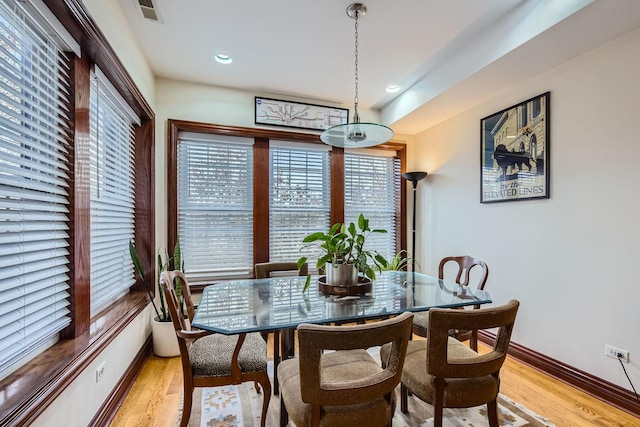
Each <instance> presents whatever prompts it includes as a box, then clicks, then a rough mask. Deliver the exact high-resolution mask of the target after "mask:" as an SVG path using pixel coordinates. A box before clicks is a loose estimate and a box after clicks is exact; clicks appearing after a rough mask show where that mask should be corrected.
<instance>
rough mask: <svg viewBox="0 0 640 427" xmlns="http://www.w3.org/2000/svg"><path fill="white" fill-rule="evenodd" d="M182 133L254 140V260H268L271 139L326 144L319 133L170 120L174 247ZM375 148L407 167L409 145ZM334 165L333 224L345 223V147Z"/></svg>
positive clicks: (402, 240) (402, 244)
mask: <svg viewBox="0 0 640 427" xmlns="http://www.w3.org/2000/svg"><path fill="white" fill-rule="evenodd" d="M180 132H199V133H206V134H217V135H229V136H238V137H246V138H253V140H254V153H253V154H254V157H253V159H254V170H253V173H254V177H253V178H254V192H253V215H254V222H253V224H254V231H253V233H254V235H253V263H254V264H255V263H258V262H267V261H269V141H270V140H272V139H273V140H283V141H292V142H303V143H308V144H323V143H322V141H320V136H319V135H317V134H309V133H300V132H287V131H279V130H271V129H260V128H247V127H238V126H223V125H217V124H210V123H201V122H192V121H186V120H173V119H169V120H168V122H167V157H168V172H167V238H168V245H169V246H168V247H170V248H172V247H174V245H175V243H176V240H177V237H178V190H177V183H178V175H177V174H178V170H177V164H178V154H177V153H178V136H179V134H180ZM376 149H382V150H392V151H394V152H395V155H396V157H397V158H398V159H400V165H401V166H400V169H401V173H403V172H405V169H406V165H405V163H406V145H405V144H401V143H396V142H389V143H386V144H382V145H379V146H377V147H376ZM330 167H331V171H330V174H331V178H330V179H331V215H330V220H331V224H335V223H336V222H344V149H343V148H337V147H333V148H332V150H331V155H330ZM403 188H404V187H402V188H401V191H400V205H399V207H398V209H399V212H396V213H397V215H396V218H397V221H398V222H399V224H396V226H397V228H396V229H397V230H398V234H397V237H396V248H397V250H400V249H406V245H407V237H406V234H407V233H406V231H407V228H406V227H407V225H406V194H405V193H406V192H405V191H402V189H403ZM203 288H204V285H194V286H193V287H192V291H194V292H201V291H202V289H203Z"/></svg>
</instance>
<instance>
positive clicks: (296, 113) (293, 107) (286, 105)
mask: <svg viewBox="0 0 640 427" xmlns="http://www.w3.org/2000/svg"><path fill="white" fill-rule="evenodd" d="M255 101H256V102H255V111H256V116H255V124H257V125H258V124H262V125H272V126H286V127H291V128H300V129H315V130H325V129H328V128H330V127H331V126H335V125H341V124H345V123H348V122H349V110H348V109H346V108H336V107H326V106H322V105H315V104H304V103H301V102H292V101H282V100H279V99H271V98H261V97H258V96H256V97H255Z"/></svg>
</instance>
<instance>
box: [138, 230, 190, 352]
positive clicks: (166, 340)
mask: <svg viewBox="0 0 640 427" xmlns="http://www.w3.org/2000/svg"><path fill="white" fill-rule="evenodd" d="M129 254H130V255H131V261H133V266H134V268H135V271H136V273H137V275H138V276H139V277H140V279H141V280H142V283H144V285H145V288H146V291H147V294H148V295H149V298H150V299H151V304H152V305H153V310H154V312H155V317H154V318H153V321H152V324H151V334H152V338H153V353H154V354H155V355H156V356H159V357H174V356H179V355H180V349H179V347H178V339H177V338H176V334H175V329H174V327H173V322H172V321H171V316H170V314H169V310H168V309H167V305H166V301H165V299H164V293H163V292H162V288H161V287H160V275H161V274H162V272H164V271H166V270H169V269H175V268H180V267H179V266H181V265H182V263H181V260H182V258H181V253H180V242H179V241H178V242H176V245H175V247H174V250H173V258H170V257H169V254H168V253H167V252H166V251H165V254H164V258H163V256H162V255H161V253H158V257H157V262H158V265H157V276H156V280H155V286H156V289H157V293H158V300H159V304H156V300H155V298H154V295H153V292H152V290H153V286H154V285H153V284H151V283H149V281H148V280H147V279H146V278H145V275H144V269H143V268H142V263H141V262H140V257H139V256H138V252H137V251H136V247H135V245H134V244H133V242H129ZM176 266H178V267H176ZM175 287H176V294H177V295H178V300H179V301H180V305H181V306H182V283H179V282H178V283H176V284H175Z"/></svg>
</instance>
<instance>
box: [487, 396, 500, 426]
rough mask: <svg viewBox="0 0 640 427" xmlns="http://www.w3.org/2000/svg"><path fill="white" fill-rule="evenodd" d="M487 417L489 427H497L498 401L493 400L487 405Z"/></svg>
mask: <svg viewBox="0 0 640 427" xmlns="http://www.w3.org/2000/svg"><path fill="white" fill-rule="evenodd" d="M487 416H488V417H489V425H490V426H491V427H498V426H499V425H500V424H499V423H498V399H493V400H492V401H491V402H488V403H487Z"/></svg>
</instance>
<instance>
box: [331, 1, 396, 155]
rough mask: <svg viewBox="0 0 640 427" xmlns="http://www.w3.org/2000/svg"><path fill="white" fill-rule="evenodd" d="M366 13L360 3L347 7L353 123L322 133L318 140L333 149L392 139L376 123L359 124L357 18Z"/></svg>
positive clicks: (367, 144) (385, 128) (365, 8)
mask: <svg viewBox="0 0 640 427" xmlns="http://www.w3.org/2000/svg"><path fill="white" fill-rule="evenodd" d="M366 13H367V7H366V6H365V5H364V4H362V3H353V4H351V5H349V7H347V15H348V16H349V17H350V18H353V19H354V20H355V29H356V30H355V83H356V84H355V86H356V96H355V98H354V113H353V122H351V123H346V124H342V125H336V126H333V127H330V128H329V129H327V130H325V131H324V132H322V134H321V135H320V139H321V140H322V142H324V143H325V144H329V145H333V146H334V147H344V148H364V147H372V146H374V145H378V144H382V143H385V142H387V141H389V140H390V139H391V138H392V137H393V131H392V130H391V129H390V128H388V127H387V126H384V125H380V124H377V123H361V122H360V114H359V113H358V18H359V17H361V16H364V15H365V14H366Z"/></svg>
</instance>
